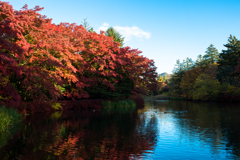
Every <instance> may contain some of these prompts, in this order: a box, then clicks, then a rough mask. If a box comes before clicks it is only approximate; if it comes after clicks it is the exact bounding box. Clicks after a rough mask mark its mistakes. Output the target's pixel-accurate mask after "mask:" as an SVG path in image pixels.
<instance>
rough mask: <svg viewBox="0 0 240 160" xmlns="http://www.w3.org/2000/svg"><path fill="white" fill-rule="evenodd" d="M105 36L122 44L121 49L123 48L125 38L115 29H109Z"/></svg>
mask: <svg viewBox="0 0 240 160" xmlns="http://www.w3.org/2000/svg"><path fill="white" fill-rule="evenodd" d="M105 35H106V36H109V37H113V40H114V41H115V42H118V43H120V46H121V47H122V46H123V44H124V43H123V41H124V37H122V35H121V34H120V33H119V32H118V31H116V30H115V29H114V28H113V27H110V28H108V29H107V30H106V32H105Z"/></svg>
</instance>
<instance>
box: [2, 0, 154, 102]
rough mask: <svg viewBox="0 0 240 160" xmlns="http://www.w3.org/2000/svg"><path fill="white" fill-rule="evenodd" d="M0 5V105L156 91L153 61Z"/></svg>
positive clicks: (79, 29)
mask: <svg viewBox="0 0 240 160" xmlns="http://www.w3.org/2000/svg"><path fill="white" fill-rule="evenodd" d="M41 10H43V8H40V7H39V6H36V7H35V8H34V9H29V8H28V6H27V5H25V6H24V7H23V8H22V9H21V10H19V11H18V10H14V9H13V7H12V6H11V5H10V4H9V3H6V2H2V1H0V26H1V30H0V35H1V37H0V44H1V45H0V101H2V102H14V103H18V102H20V101H33V102H47V103H53V102H56V101H57V100H59V99H82V98H106V99H109V98H113V99H121V98H127V97H129V96H131V95H138V94H140V93H141V94H146V93H148V92H153V91H154V89H155V88H156V82H157V81H156V78H157V73H156V67H155V65H154V61H153V60H150V59H148V58H146V57H144V56H142V55H141V51H139V50H137V49H131V48H130V47H121V45H122V44H121V42H120V43H119V42H115V41H114V39H113V37H111V36H106V35H105V34H104V32H103V31H101V33H100V34H98V33H96V32H93V31H92V30H87V29H85V28H84V27H83V26H82V25H77V24H75V23H73V24H70V23H60V24H54V23H52V19H49V18H47V17H46V16H44V15H41V14H40V13H39V12H40V11H41Z"/></svg>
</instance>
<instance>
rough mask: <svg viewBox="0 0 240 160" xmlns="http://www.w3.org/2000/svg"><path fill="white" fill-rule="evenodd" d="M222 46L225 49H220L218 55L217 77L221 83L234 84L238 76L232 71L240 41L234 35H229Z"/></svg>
mask: <svg viewBox="0 0 240 160" xmlns="http://www.w3.org/2000/svg"><path fill="white" fill-rule="evenodd" d="M224 46H225V47H226V48H227V49H226V50H222V53H221V54H220V56H219V58H220V59H219V61H218V63H219V66H218V74H217V78H218V79H219V81H220V82H222V83H228V84H231V85H236V84H238V82H239V76H238V75H236V73H233V71H234V68H235V66H236V65H237V64H238V58H239V57H240V41H239V40H238V39H237V38H236V37H235V36H232V35H230V37H229V39H228V43H227V44H225V45H224Z"/></svg>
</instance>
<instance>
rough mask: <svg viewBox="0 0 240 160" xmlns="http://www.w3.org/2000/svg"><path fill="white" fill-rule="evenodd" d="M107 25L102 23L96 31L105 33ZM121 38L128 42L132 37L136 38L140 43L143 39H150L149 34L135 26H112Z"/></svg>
mask: <svg viewBox="0 0 240 160" xmlns="http://www.w3.org/2000/svg"><path fill="white" fill-rule="evenodd" d="M109 26H110V25H109V24H108V23H106V22H104V23H103V25H102V26H100V27H99V28H98V30H99V31H100V30H102V31H106V30H107V29H108V28H109ZM113 28H114V29H116V30H117V31H118V32H119V33H120V34H121V35H122V36H123V37H125V39H124V41H125V42H126V41H130V40H131V39H132V37H136V38H138V39H139V40H140V41H142V40H143V38H146V39H149V38H150V37H151V33H150V32H145V31H143V30H141V29H140V28H138V27H136V26H132V27H121V26H113Z"/></svg>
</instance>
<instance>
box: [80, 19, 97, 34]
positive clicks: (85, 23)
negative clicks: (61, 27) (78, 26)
mask: <svg viewBox="0 0 240 160" xmlns="http://www.w3.org/2000/svg"><path fill="white" fill-rule="evenodd" d="M82 25H83V27H84V28H85V29H86V30H87V31H88V32H95V31H94V30H93V27H91V26H90V25H89V23H88V22H87V18H85V19H84V20H83V22H82Z"/></svg>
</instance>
